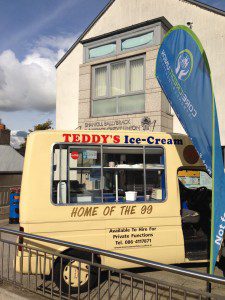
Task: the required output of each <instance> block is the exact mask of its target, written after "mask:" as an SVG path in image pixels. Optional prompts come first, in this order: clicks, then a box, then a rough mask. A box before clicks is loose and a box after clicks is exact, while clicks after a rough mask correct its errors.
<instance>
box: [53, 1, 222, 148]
mask: <svg viewBox="0 0 225 300" xmlns="http://www.w3.org/2000/svg"><path fill="white" fill-rule="evenodd" d="M187 23H193V25H192V26H193V30H194V32H195V33H196V34H197V35H198V37H199V38H200V40H201V42H202V44H203V47H204V48H205V51H206V54H207V56H208V60H209V64H210V67H211V71H212V78H213V85H214V91H215V97H216V103H217V110H218V117H219V124H220V134H221V143H222V145H225V118H224V114H225V105H224V103H225V95H224V92H225V84H224V81H225V68H224V66H225V55H224V54H225V13H224V12H222V11H220V10H217V9H213V8H211V7H208V6H207V5H203V4H201V3H199V2H197V1H193V0H187V1H185V0H160V1H159V0H129V1H128V0H114V1H110V2H109V4H108V5H107V7H106V8H105V9H104V10H103V11H102V12H101V13H100V14H99V16H97V18H96V19H95V20H94V21H93V23H92V24H91V25H90V26H89V27H88V28H87V29H86V31H85V32H84V33H83V34H82V35H81V37H80V38H79V39H78V40H77V41H76V42H75V43H74V45H73V46H72V47H71V48H70V49H69V50H68V51H67V53H66V54H65V55H64V56H63V58H62V59H61V60H60V61H59V62H58V64H57V65H56V67H57V100H56V127H57V129H76V128H77V127H78V126H80V127H81V128H82V129H103V128H104V129H112V130H114V129H131V130H143V129H148V130H153V131H167V132H168V131H169V132H172V131H173V132H183V129H182V127H181V125H180V123H179V121H178V120H177V118H176V117H175V116H173V115H172V113H171V110H170V106H169V104H168V102H167V100H166V98H165V95H164V94H163V92H162V90H161V88H160V86H159V85H158V82H157V80H156V78H155V62H156V57H157V52H158V49H159V46H160V43H161V42H162V39H163V36H164V35H165V33H166V32H167V31H168V30H169V29H170V27H171V26H174V25H187ZM196 84H197V83H196ZM206 122H207V120H206Z"/></svg>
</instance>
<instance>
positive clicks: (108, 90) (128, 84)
mask: <svg viewBox="0 0 225 300" xmlns="http://www.w3.org/2000/svg"><path fill="white" fill-rule="evenodd" d="M139 59H142V60H143V89H142V90H139V91H131V78H130V75H131V73H130V69H131V67H130V66H131V61H135V60H139ZM123 62H125V77H126V78H125V80H126V82H125V94H121V95H116V96H112V95H111V70H112V69H111V66H112V65H114V64H119V63H123ZM102 67H106V69H107V71H106V84H107V87H106V96H101V97H96V93H95V92H96V91H95V84H96V76H95V74H96V73H95V72H96V69H98V68H102ZM145 80H146V55H144V54H142V55H137V56H131V57H127V58H124V59H121V60H116V61H110V62H107V63H103V64H99V65H94V66H92V80H91V82H92V84H91V117H105V116H112V115H114V116H117V115H125V114H137V113H144V112H145V100H146V99H145V90H146V89H145ZM135 95H144V110H135V111H134V112H129V111H127V112H126V111H125V112H119V109H118V106H119V105H118V102H119V99H120V98H122V97H127V96H135ZM107 99H116V100H115V101H116V113H114V112H113V113H112V114H104V115H102V114H99V115H97V114H94V109H93V104H94V101H98V100H107Z"/></svg>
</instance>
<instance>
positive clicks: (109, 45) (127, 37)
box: [83, 24, 162, 62]
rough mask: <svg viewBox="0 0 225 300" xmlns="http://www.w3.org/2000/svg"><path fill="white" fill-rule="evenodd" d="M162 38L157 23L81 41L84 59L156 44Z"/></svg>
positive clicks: (102, 56) (107, 55)
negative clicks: (93, 39)
mask: <svg viewBox="0 0 225 300" xmlns="http://www.w3.org/2000/svg"><path fill="white" fill-rule="evenodd" d="M161 40H162V32H161V26H160V25H159V24H155V25H150V26H144V27H142V28H136V29H133V30H130V31H126V32H123V33H118V34H115V35H112V36H110V37H106V38H101V39H97V40H95V41H92V42H91V41H90V40H89V41H83V44H84V61H85V62H88V61H93V60H97V59H99V58H105V57H110V56H115V55H119V54H122V53H124V52H128V51H134V50H138V49H142V48H147V47H150V46H152V45H158V44H159V43H160V42H161Z"/></svg>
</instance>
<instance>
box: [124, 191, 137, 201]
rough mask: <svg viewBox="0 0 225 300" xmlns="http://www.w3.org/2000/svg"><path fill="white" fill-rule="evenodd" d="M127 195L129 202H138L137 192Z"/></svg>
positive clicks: (127, 193)
mask: <svg viewBox="0 0 225 300" xmlns="http://www.w3.org/2000/svg"><path fill="white" fill-rule="evenodd" d="M125 194H126V200H127V201H135V200H137V192H135V191H129V192H125Z"/></svg>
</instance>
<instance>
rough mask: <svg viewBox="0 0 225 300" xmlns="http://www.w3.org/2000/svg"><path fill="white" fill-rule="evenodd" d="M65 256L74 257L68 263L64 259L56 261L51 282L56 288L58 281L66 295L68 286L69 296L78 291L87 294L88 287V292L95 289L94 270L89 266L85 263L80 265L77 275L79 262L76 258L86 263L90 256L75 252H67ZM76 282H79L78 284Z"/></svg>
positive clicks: (95, 278)
mask: <svg viewBox="0 0 225 300" xmlns="http://www.w3.org/2000/svg"><path fill="white" fill-rule="evenodd" d="M65 254H66V255H68V256H72V257H74V260H72V261H71V263H70V260H68V259H65V258H62V259H61V258H57V259H56V261H55V264H54V272H53V280H54V282H55V284H56V285H57V287H58V288H60V280H61V290H62V292H63V293H65V294H68V292H69V285H70V293H71V294H77V293H78V289H79V290H80V293H84V292H87V291H88V285H89V286H90V290H91V289H92V288H93V287H95V285H96V282H97V279H98V276H97V270H96V268H95V267H92V266H89V264H86V263H80V274H79V262H78V261H77V260H76V258H80V259H83V260H86V261H91V255H90V254H89V253H85V252H77V251H75V250H69V251H67V252H66V253H65ZM70 264H71V267H70ZM89 269H90V270H89ZM60 273H61V274H60ZM60 278H61V279H60ZM78 282H80V284H79V283H78Z"/></svg>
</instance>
